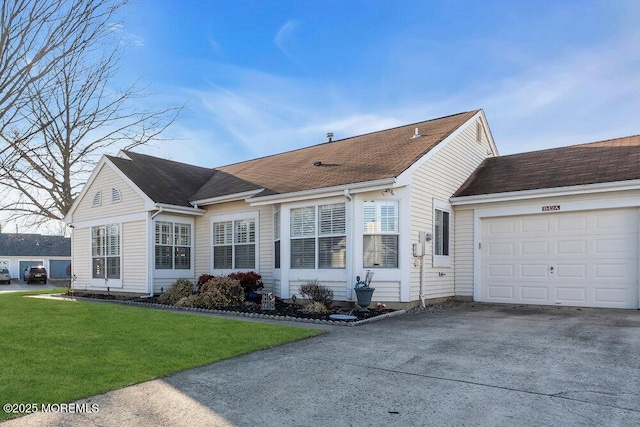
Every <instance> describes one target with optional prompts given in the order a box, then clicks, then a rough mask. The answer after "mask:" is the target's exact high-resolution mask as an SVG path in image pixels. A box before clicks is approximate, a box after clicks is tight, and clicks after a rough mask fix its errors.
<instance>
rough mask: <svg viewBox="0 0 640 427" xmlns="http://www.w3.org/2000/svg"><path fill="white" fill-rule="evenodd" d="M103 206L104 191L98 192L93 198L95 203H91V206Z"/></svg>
mask: <svg viewBox="0 0 640 427" xmlns="http://www.w3.org/2000/svg"><path fill="white" fill-rule="evenodd" d="M101 204H102V191H100V190H98V191H96V194H95V195H94V196H93V201H92V202H91V206H100V205H101Z"/></svg>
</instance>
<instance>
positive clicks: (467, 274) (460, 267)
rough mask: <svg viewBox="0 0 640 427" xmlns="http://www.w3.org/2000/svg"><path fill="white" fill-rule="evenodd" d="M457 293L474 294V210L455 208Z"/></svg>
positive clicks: (466, 295)
mask: <svg viewBox="0 0 640 427" xmlns="http://www.w3.org/2000/svg"><path fill="white" fill-rule="evenodd" d="M455 212H456V215H455V224H454V226H453V228H455V230H456V239H455V242H454V252H455V254H456V264H455V278H456V283H455V295H456V296H465V297H470V296H473V246H474V243H473V210H472V209H466V210H462V209H458V208H456V210H455Z"/></svg>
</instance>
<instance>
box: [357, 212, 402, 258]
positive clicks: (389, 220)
mask: <svg viewBox="0 0 640 427" xmlns="http://www.w3.org/2000/svg"><path fill="white" fill-rule="evenodd" d="M363 217H364V218H363V219H364V230H363V233H364V236H363V265H364V267H366V268H398V235H399V233H400V227H399V223H400V220H399V215H398V201H396V200H375V201H365V202H364V206H363Z"/></svg>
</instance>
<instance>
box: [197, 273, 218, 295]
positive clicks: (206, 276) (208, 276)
mask: <svg viewBox="0 0 640 427" xmlns="http://www.w3.org/2000/svg"><path fill="white" fill-rule="evenodd" d="M213 278H214V276H212V275H211V274H201V275H200V277H198V281H197V282H196V286H197V289H198V292H200V288H201V287H202V285H204V284H205V283H207V282H208V281H209V280H211V279H213Z"/></svg>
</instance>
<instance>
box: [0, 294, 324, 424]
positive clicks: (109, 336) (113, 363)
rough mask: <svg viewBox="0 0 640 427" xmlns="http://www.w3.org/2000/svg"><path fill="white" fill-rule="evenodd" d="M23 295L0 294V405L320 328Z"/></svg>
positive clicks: (189, 364)
mask: <svg viewBox="0 0 640 427" xmlns="http://www.w3.org/2000/svg"><path fill="white" fill-rule="evenodd" d="M48 292H51V291H48ZM32 293H33V292H32ZM24 295H25V293H9V294H0V400H1V402H0V403H2V404H4V403H38V404H40V403H63V402H71V401H74V400H77V399H81V398H84V397H88V396H92V395H95V394H100V393H104V392H107V391H109V390H114V389H118V388H121V387H125V386H128V385H131V384H136V383H139V382H142V381H147V380H150V379H153V378H158V377H162V376H166V375H168V374H171V373H174V372H178V371H182V370H185V369H188V368H193V367H196V366H202V365H205V364H208V363H212V362H215V361H218V360H222V359H226V358H230V357H234V356H238V355H240V354H245V353H250V352H253V351H256V350H261V349H266V348H270V347H273V346H277V345H280V344H283V343H287V342H290V341H295V340H298V339H302V338H306V337H309V336H313V335H317V334H319V333H321V331H317V330H311V329H303V328H294V327H288V326H280V325H271V324H263V323H256V322H246V321H238V320H227V319H220V318H211V317H205V316H197V315H192V314H187V313H175V312H168V311H159V310H150V309H146V308H140V307H131V306H122V305H116V304H105V303H91V302H69V301H53V300H44V299H36V298H25V297H24ZM11 416H12V415H11V414H5V413H4V412H3V411H0V420H3V419H7V418H10V417H11Z"/></svg>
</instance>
